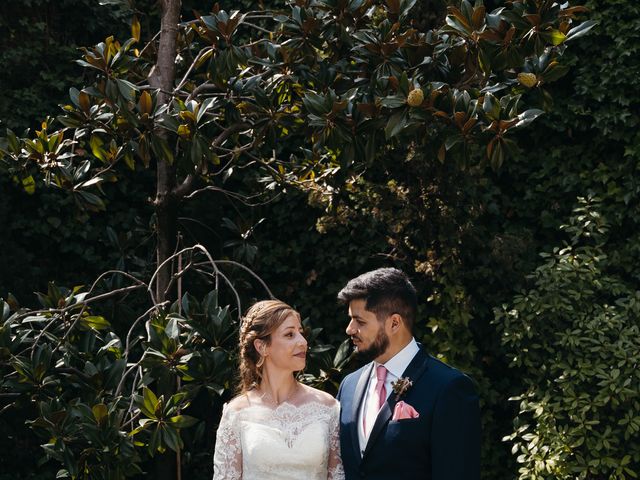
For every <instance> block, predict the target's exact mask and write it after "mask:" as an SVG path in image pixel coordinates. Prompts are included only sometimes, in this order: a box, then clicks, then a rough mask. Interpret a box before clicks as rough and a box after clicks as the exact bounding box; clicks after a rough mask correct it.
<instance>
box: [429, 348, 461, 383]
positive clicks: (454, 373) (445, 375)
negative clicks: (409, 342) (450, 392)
mask: <svg viewBox="0 0 640 480" xmlns="http://www.w3.org/2000/svg"><path fill="white" fill-rule="evenodd" d="M427 361H428V363H429V372H430V373H431V376H432V377H436V378H438V379H439V380H440V381H441V382H443V383H449V382H454V381H460V380H463V379H465V380H469V381H471V379H470V378H469V376H468V375H467V374H465V373H464V372H463V371H461V370H459V369H457V368H456V367H452V366H451V365H449V364H448V363H446V362H445V361H444V360H441V359H438V358H436V357H434V356H432V355H430V354H429V355H428V360H427Z"/></svg>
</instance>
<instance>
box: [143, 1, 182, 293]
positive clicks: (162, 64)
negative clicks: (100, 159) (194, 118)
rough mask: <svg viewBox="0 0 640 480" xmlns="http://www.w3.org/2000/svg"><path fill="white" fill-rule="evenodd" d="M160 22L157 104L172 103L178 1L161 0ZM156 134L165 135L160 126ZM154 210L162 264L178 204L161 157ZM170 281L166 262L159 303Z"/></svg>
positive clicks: (172, 176)
mask: <svg viewBox="0 0 640 480" xmlns="http://www.w3.org/2000/svg"><path fill="white" fill-rule="evenodd" d="M161 3H162V23H161V30H160V41H159V45H158V58H157V62H156V65H155V67H154V68H153V70H152V72H151V75H150V77H149V84H150V85H151V86H152V87H153V88H159V89H160V91H159V93H158V97H157V103H158V105H164V104H167V103H169V102H171V94H172V92H173V89H174V86H175V76H176V67H175V60H176V51H177V41H178V22H179V20H180V6H181V0H161ZM157 135H159V136H166V132H165V131H164V130H162V129H160V130H159V131H158V132H157ZM156 182H157V183H156V198H155V202H154V203H155V210H156V215H157V227H156V228H157V231H156V235H157V242H158V244H157V261H158V265H161V264H162V262H164V261H165V260H166V259H167V258H169V257H170V256H171V255H172V254H173V252H174V250H175V245H176V231H177V225H176V223H177V207H178V206H177V203H178V200H177V198H176V196H175V193H174V189H175V187H176V170H175V167H174V166H173V165H170V164H169V163H168V162H166V161H165V160H163V159H162V158H158V159H157V176H156ZM170 280H171V266H170V265H169V264H167V265H165V267H164V268H162V269H161V270H160V272H159V273H158V276H157V281H156V296H157V300H158V301H159V302H162V301H164V300H165V295H166V294H165V291H166V289H167V287H168V285H169V282H170Z"/></svg>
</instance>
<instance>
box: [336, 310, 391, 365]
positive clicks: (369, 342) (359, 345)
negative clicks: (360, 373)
mask: <svg viewBox="0 0 640 480" xmlns="http://www.w3.org/2000/svg"><path fill="white" fill-rule="evenodd" d="M366 303H367V302H366V300H364V299H357V300H352V301H351V302H350V303H349V318H350V320H349V325H347V330H346V332H347V335H349V336H350V337H351V341H352V342H353V346H354V347H355V349H356V352H357V354H358V357H359V358H360V360H362V361H364V362H370V361H371V360H375V359H376V358H378V357H379V356H381V355H382V354H384V353H385V351H386V350H387V348H388V347H389V337H388V335H387V333H386V332H385V330H384V324H385V322H384V321H379V320H378V318H377V317H376V314H375V313H373V312H370V311H369V310H367V309H366V308H365V306H366Z"/></svg>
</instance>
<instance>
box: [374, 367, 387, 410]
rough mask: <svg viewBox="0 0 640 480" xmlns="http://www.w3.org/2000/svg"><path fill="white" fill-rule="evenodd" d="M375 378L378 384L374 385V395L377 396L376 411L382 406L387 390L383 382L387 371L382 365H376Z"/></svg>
mask: <svg viewBox="0 0 640 480" xmlns="http://www.w3.org/2000/svg"><path fill="white" fill-rule="evenodd" d="M376 378H377V379H378V383H377V384H376V393H377V394H378V409H380V407H382V404H383V403H384V402H385V400H386V399H387V389H386V388H384V381H385V380H386V379H387V369H386V368H384V365H378V368H376Z"/></svg>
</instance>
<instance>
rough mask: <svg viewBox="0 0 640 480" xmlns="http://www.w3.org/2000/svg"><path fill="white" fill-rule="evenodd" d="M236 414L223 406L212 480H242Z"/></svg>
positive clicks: (240, 450) (240, 451) (240, 449)
mask: <svg viewBox="0 0 640 480" xmlns="http://www.w3.org/2000/svg"><path fill="white" fill-rule="evenodd" d="M237 417H238V414H237V412H234V411H233V410H232V409H231V408H230V407H229V405H228V404H227V405H225V406H224V410H223V412H222V418H221V419H220V425H219V426H218V432H217V433H216V449H215V453H214V455H213V480H241V479H242V447H241V445H240V432H239V425H238V418H237Z"/></svg>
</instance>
